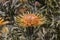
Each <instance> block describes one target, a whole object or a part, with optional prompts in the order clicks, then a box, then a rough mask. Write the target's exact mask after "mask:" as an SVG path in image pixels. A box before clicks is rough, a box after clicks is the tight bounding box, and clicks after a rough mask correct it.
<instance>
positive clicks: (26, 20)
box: [16, 13, 45, 27]
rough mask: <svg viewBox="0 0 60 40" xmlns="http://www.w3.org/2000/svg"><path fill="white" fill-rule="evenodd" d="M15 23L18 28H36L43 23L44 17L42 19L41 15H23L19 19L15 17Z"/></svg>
mask: <svg viewBox="0 0 60 40" xmlns="http://www.w3.org/2000/svg"><path fill="white" fill-rule="evenodd" d="M16 21H17V23H18V25H19V26H23V27H32V26H38V25H42V24H44V23H45V17H42V16H41V15H39V16H38V15H35V14H33V13H32V14H24V15H23V16H22V15H21V16H20V17H18V16H17V17H16Z"/></svg>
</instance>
